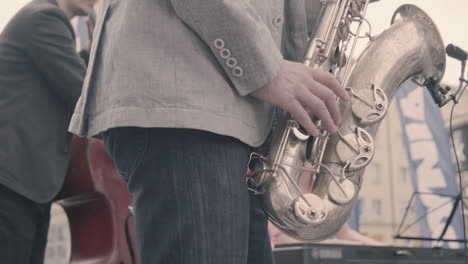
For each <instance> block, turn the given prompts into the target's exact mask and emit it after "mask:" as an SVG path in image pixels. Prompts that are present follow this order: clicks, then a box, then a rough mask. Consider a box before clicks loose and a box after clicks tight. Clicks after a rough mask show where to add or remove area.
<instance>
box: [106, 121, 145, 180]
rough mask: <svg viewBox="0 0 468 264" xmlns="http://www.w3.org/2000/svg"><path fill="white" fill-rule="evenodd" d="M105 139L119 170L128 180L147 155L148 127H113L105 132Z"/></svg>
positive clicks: (107, 148)
mask: <svg viewBox="0 0 468 264" xmlns="http://www.w3.org/2000/svg"><path fill="white" fill-rule="evenodd" d="M103 139H104V143H105V146H106V150H107V152H108V153H109V155H110V156H111V157H112V159H113V160H114V162H115V166H116V169H117V171H118V172H119V174H120V175H121V176H122V177H123V178H124V179H125V181H126V182H128V181H129V180H130V178H131V176H132V175H133V173H134V172H135V170H136V169H137V168H138V166H139V164H140V163H141V160H142V159H143V157H144V155H145V152H146V149H147V147H148V129H146V128H137V127H118V128H113V129H111V130H109V131H106V132H105V133H104V135H103Z"/></svg>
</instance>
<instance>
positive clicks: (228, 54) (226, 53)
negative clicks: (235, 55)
mask: <svg viewBox="0 0 468 264" xmlns="http://www.w3.org/2000/svg"><path fill="white" fill-rule="evenodd" d="M219 55H220V56H221V58H223V59H227V58H229V57H231V51H230V50H228V49H226V48H224V49H222V50H220V51H219Z"/></svg>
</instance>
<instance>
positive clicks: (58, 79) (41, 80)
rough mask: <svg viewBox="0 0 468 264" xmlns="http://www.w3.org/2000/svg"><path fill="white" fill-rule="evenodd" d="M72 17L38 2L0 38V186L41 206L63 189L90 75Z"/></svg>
mask: <svg viewBox="0 0 468 264" xmlns="http://www.w3.org/2000/svg"><path fill="white" fill-rule="evenodd" d="M74 38H75V36H74V33H73V28H72V26H71V24H70V21H69V18H68V17H67V16H66V15H65V13H64V12H63V11H62V10H61V9H59V8H58V7H57V4H56V2H54V1H53V0H34V1H32V2H31V3H29V4H27V5H26V6H25V7H24V8H23V9H21V10H20V11H19V12H18V13H17V14H16V15H15V16H14V17H13V19H12V20H11V21H10V22H9V24H8V25H7V26H6V27H5V29H4V30H3V32H2V34H1V35H0V184H2V185H5V186H7V187H8V188H10V189H12V190H13V191H15V192H17V193H19V194H21V195H23V196H25V197H27V198H29V199H31V200H34V201H36V202H39V203H43V202H48V201H50V200H52V199H53V198H54V196H55V195H56V194H57V192H58V191H59V190H60V188H61V186H62V184H63V180H64V178H65V174H66V170H67V167H68V162H69V154H70V153H69V146H70V138H71V134H69V133H68V132H67V128H68V124H69V121H70V117H71V113H72V111H73V109H74V106H75V104H76V101H77V100H78V98H79V96H80V94H81V87H82V84H83V79H84V76H85V73H86V69H85V67H84V65H83V62H82V61H81V59H80V58H79V57H78V55H77V53H76V52H75V40H74Z"/></svg>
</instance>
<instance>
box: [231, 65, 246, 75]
mask: <svg viewBox="0 0 468 264" xmlns="http://www.w3.org/2000/svg"><path fill="white" fill-rule="evenodd" d="M243 73H244V71H243V70H242V68H241V67H239V66H236V67H234V69H232V74H233V75H234V76H236V77H240V76H242V74H243Z"/></svg>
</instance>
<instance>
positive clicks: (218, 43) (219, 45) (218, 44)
mask: <svg viewBox="0 0 468 264" xmlns="http://www.w3.org/2000/svg"><path fill="white" fill-rule="evenodd" d="M214 46H215V48H217V49H222V48H224V40H223V39H220V38H217V39H215V40H214Z"/></svg>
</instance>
